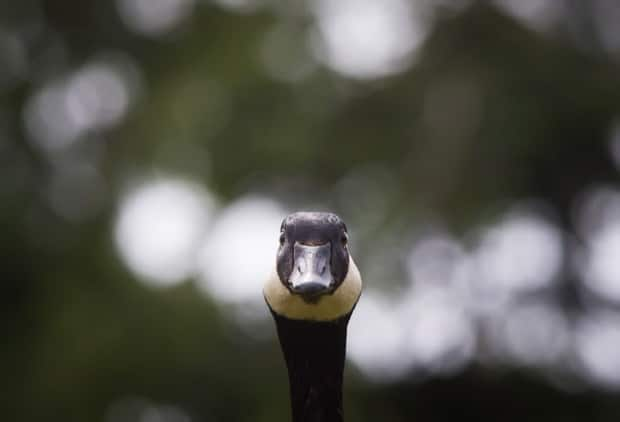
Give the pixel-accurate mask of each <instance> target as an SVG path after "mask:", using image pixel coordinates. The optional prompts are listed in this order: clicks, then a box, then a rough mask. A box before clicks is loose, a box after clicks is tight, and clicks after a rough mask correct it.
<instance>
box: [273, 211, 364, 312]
mask: <svg viewBox="0 0 620 422" xmlns="http://www.w3.org/2000/svg"><path fill="white" fill-rule="evenodd" d="M361 289H362V280H361V277H360V274H359V271H358V269H357V266H356V265H355V262H354V261H353V258H352V257H351V253H350V250H349V245H348V233H347V227H346V225H345V224H344V222H343V221H342V220H341V219H340V217H338V216H337V215H336V214H333V213H324V212H296V213H293V214H291V215H289V216H288V217H286V218H285V219H284V220H283V221H282V225H281V227H280V236H279V247H278V251H277V254H276V261H275V268H274V270H273V272H272V275H271V277H269V279H268V280H267V282H266V284H265V287H264V290H263V293H264V296H265V300H266V302H267V304H268V305H269V307H270V309H271V310H272V312H274V313H275V314H277V315H279V316H281V317H284V318H288V319H295V320H311V321H331V320H336V319H338V318H340V317H342V316H345V315H348V314H349V313H350V312H351V311H352V310H353V308H354V306H355V304H356V303H357V300H358V299H359V296H360V293H361Z"/></svg>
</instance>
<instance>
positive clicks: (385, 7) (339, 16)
mask: <svg viewBox="0 0 620 422" xmlns="http://www.w3.org/2000/svg"><path fill="white" fill-rule="evenodd" d="M312 4H313V5H314V11H315V14H316V16H317V26H318V33H319V35H320V39H319V40H318V42H317V43H316V44H315V47H317V48H316V50H317V51H316V53H317V56H318V58H319V59H320V60H322V61H324V62H325V63H326V64H327V65H328V66H330V67H331V68H332V69H334V70H335V71H337V72H339V73H342V74H343V75H345V76H350V77H354V78H377V77H382V76H387V75H390V74H393V73H397V72H399V71H401V70H403V69H404V68H405V67H406V66H407V65H408V64H409V62H410V59H411V55H412V53H413V51H414V50H415V49H416V48H417V47H418V46H419V45H420V44H421V43H422V41H423V39H424V37H425V35H426V28H425V27H424V26H423V25H422V23H421V22H422V20H421V19H415V12H416V11H417V10H416V9H415V7H416V5H414V4H412V3H411V2H409V1H406V0H383V1H380V2H379V1H373V0H339V1H332V0H318V1H316V2H314V3H312ZM417 7H419V6H417Z"/></svg>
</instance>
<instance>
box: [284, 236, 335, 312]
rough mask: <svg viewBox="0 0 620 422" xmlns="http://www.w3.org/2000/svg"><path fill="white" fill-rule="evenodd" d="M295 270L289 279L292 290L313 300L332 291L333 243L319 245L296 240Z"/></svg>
mask: <svg viewBox="0 0 620 422" xmlns="http://www.w3.org/2000/svg"><path fill="white" fill-rule="evenodd" d="M293 257H294V261H293V272H292V273H291V276H290V277H289V279H288V285H289V288H290V290H291V291H292V292H293V293H295V294H299V295H300V296H302V297H303V298H304V299H305V300H308V301H313V300H316V299H318V298H319V296H321V295H323V294H326V293H329V292H331V290H332V288H333V286H334V284H335V282H334V277H333V276H332V273H331V268H330V263H331V244H330V243H324V244H322V245H318V246H311V245H304V244H302V243H299V242H295V245H294V248H293Z"/></svg>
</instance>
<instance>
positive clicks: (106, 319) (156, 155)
mask: <svg viewBox="0 0 620 422" xmlns="http://www.w3.org/2000/svg"><path fill="white" fill-rule="evenodd" d="M515 1H516V0H515ZM558 2H559V0H558ZM560 3H563V4H564V5H565V7H566V8H567V11H566V16H565V18H564V20H562V21H560V22H559V23H558V25H557V28H554V29H553V30H550V31H549V33H545V34H543V33H540V32H536V31H533V30H531V29H528V28H527V27H525V26H523V24H522V23H519V22H517V21H515V20H513V19H512V18H510V17H508V16H506V15H504V14H502V13H500V12H499V11H497V10H496V9H495V8H494V7H493V6H492V5H490V4H487V3H486V2H473V3H472V4H471V5H470V6H468V7H466V8H464V9H463V10H461V11H458V12H454V11H452V10H451V9H450V10H448V9H446V10H443V9H441V8H439V9H438V10H437V13H438V14H439V17H438V19H437V20H436V21H435V24H434V26H433V28H432V30H431V32H430V33H429V35H428V38H427V39H426V41H425V43H424V44H423V45H422V46H421V47H420V50H419V51H418V52H417V58H416V61H415V63H414V64H413V65H412V66H411V67H409V68H407V69H406V70H405V71H404V72H403V73H401V74H397V75H394V76H390V77H387V78H380V79H374V80H354V79H348V78H346V77H343V76H339V75H338V74H336V73H334V72H332V71H330V70H328V69H326V68H324V67H321V66H320V65H319V68H318V69H317V70H316V71H315V72H314V73H312V75H311V76H310V77H308V78H306V79H303V80H301V81H299V82H295V83H287V82H282V81H278V80H275V79H273V78H272V77H270V76H269V74H268V72H266V70H265V68H264V67H263V66H262V64H261V62H260V60H259V59H258V57H259V55H258V50H259V49H260V46H261V42H262V40H263V38H264V36H265V34H266V33H267V31H269V30H270V29H271V28H273V26H274V25H276V24H282V23H285V24H286V25H287V28H288V30H289V31H290V37H291V39H292V40H293V41H292V42H294V43H297V44H296V45H298V48H299V49H300V50H303V49H304V48H305V47H304V44H303V43H302V42H301V40H302V39H303V37H304V31H306V29H307V28H308V27H309V26H310V25H312V21H311V17H310V16H309V15H308V14H307V13H304V12H301V9H302V3H301V2H274V3H273V4H272V3H270V4H269V5H266V6H264V7H261V8H259V9H258V10H256V11H254V12H252V13H236V12H234V11H229V10H228V11H227V10H225V9H222V8H221V7H218V6H217V5H214V4H210V3H207V2H200V3H199V4H198V5H197V6H196V8H195V10H194V12H193V14H192V16H191V18H190V19H189V20H187V21H186V22H184V23H183V24H182V26H181V27H180V28H178V29H177V30H175V31H173V33H171V34H167V35H164V36H162V37H159V38H154V39H150V38H148V37H142V36H140V35H138V34H134V33H132V32H131V31H129V30H128V29H127V28H126V27H125V26H124V25H123V23H122V22H121V20H120V19H119V16H118V14H117V12H116V6H115V2H108V1H97V0H50V1H44V0H40V1H37V0H21V1H15V2H10V1H9V0H4V2H3V3H2V5H1V7H0V28H1V29H2V30H3V31H6V32H7V33H9V34H19V36H20V37H22V39H24V40H26V41H24V45H25V50H24V54H25V57H24V60H23V65H22V66H21V67H20V66H17V67H16V66H14V65H15V63H13V62H11V60H13V59H12V58H11V57H12V56H11V55H9V54H5V55H4V56H3V57H0V84H1V85H0V138H1V142H0V263H1V265H0V281H1V290H0V333H1V334H2V337H1V338H2V346H1V347H0V391H1V392H2V395H1V399H0V418H1V419H2V420H6V421H62V422H69V421H98V420H105V415H106V414H107V415H108V420H109V421H116V420H125V419H114V417H113V416H110V415H111V414H113V411H112V410H110V409H111V407H110V406H111V405H112V404H113V403H119V400H120V401H121V402H122V401H123V400H132V399H127V398H128V397H129V398H132V397H133V398H134V399H133V400H134V401H133V402H132V403H133V404H131V405H130V406H129V405H128V406H129V407H131V406H134V408H135V409H138V410H136V411H135V412H134V413H135V414H134V416H126V418H129V419H128V420H136V421H138V420H147V419H148V418H146V419H144V413H140V412H141V411H140V409H141V408H143V407H144V406H147V405H148V403H151V405H152V406H160V408H161V407H162V406H163V407H164V408H165V406H176V407H178V408H181V409H183V411H184V412H186V413H187V415H189V416H190V417H191V420H194V421H256V422H259V421H280V420H282V421H283V420H287V418H288V396H287V394H288V391H287V385H286V374H285V371H284V364H283V361H282V359H281V355H280V351H279V349H278V345H277V344H276V341H275V339H274V338H273V336H267V337H265V338H258V339H257V338H256V337H251V336H248V335H247V332H246V331H244V330H243V329H242V328H243V327H240V326H239V325H238V324H236V323H234V322H233V321H231V319H230V318H227V316H226V315H227V313H226V308H225V307H222V306H219V305H218V304H217V303H215V302H214V301H213V300H212V299H210V298H209V297H207V296H205V295H204V294H203V293H202V292H200V291H199V290H198V289H197V288H196V287H195V285H194V284H193V282H192V280H187V282H185V283H182V284H179V285H177V286H174V287H171V288H167V289H155V288H152V287H149V286H148V285H145V284H142V283H139V282H138V281H137V280H136V279H135V276H133V275H132V274H131V273H130V272H129V271H128V270H127V269H126V268H125V266H124V265H123V264H122V262H121V261H120V259H119V258H118V254H117V251H116V249H115V245H114V242H113V238H112V235H111V233H112V231H113V224H114V217H115V211H116V205H117V200H118V197H119V193H120V192H122V189H123V188H124V184H125V182H126V181H127V180H128V179H129V178H130V177H131V176H132V175H135V174H141V173H148V172H149V171H151V169H153V168H158V169H164V170H166V171H168V172H170V173H172V174H178V175H181V176H183V177H187V178H191V179H193V180H196V181H197V182H199V183H201V184H204V185H205V186H206V187H208V189H209V190H210V191H211V192H213V193H214V194H215V195H216V196H217V197H218V198H219V200H220V201H221V202H222V203H223V204H226V203H227V202H228V201H230V200H234V199H235V198H237V197H239V196H241V195H245V194H248V193H252V192H260V193H262V194H266V195H270V196H272V197H274V198H278V200H279V201H281V202H282V203H284V204H286V206H287V207H288V208H295V207H297V206H303V205H306V204H311V203H313V202H320V203H323V204H326V205H327V206H328V207H330V209H333V210H335V211H337V212H339V213H341V214H342V216H343V218H344V219H345V220H347V217H348V215H347V210H348V209H351V207H353V208H355V204H351V203H344V204H343V201H344V200H343V199H342V198H341V197H339V196H338V195H337V194H336V193H334V192H336V186H337V185H338V183H339V181H341V180H342V179H343V178H344V177H345V176H346V175H348V174H350V173H351V172H352V171H353V170H356V169H371V170H373V169H376V170H377V171H376V174H380V175H383V177H384V178H383V179H377V180H375V181H369V185H368V190H367V189H366V186H361V187H360V188H359V189H360V194H359V195H357V196H353V199H349V201H353V200H359V201H360V205H359V206H360V207H370V208H372V207H374V206H376V207H377V208H376V214H377V215H378V217H377V215H375V216H374V217H373V218H375V220H373V221H374V223H373V224H374V225H373V230H374V232H370V233H366V237H365V238H364V239H365V241H370V239H373V238H375V237H378V236H380V235H381V233H382V232H385V233H390V234H392V233H400V232H402V233H405V232H407V231H408V230H411V229H412V228H413V227H415V226H416V225H417V224H420V222H421V221H423V217H425V216H427V215H428V210H432V213H433V215H436V216H440V217H441V218H442V220H443V221H444V222H445V224H446V225H447V227H448V228H449V230H451V231H452V232H453V233H455V235H457V236H459V235H461V234H464V233H466V232H467V231H468V230H469V229H470V228H472V227H474V226H475V225H477V224H483V223H485V222H486V221H490V220H492V219H493V218H494V217H495V216H497V215H498V213H501V212H503V211H504V210H505V209H507V208H508V207H509V206H510V205H511V204H512V203H513V202H515V201H518V200H521V199H523V198H536V199H538V200H540V201H541V202H543V203H544V204H545V206H547V207H548V208H549V209H550V210H552V215H553V218H554V220H555V221H556V222H557V223H558V224H559V225H560V226H561V227H562V229H563V230H565V232H566V233H567V237H569V238H573V237H576V234H574V233H575V227H574V220H573V219H572V216H571V210H572V209H573V206H574V204H575V201H578V195H579V194H580V193H581V192H583V191H584V189H586V188H588V187H590V186H594V185H599V184H603V185H608V186H617V183H618V171H617V169H616V168H614V164H613V161H612V158H611V155H610V153H609V142H608V138H609V131H610V128H611V126H612V124H613V122H614V119H615V118H616V117H617V116H618V112H619V109H620V72H619V70H620V69H619V67H618V65H617V63H618V57H619V56H618V54H620V53H619V52H615V53H614V52H613V51H610V50H608V49H605V48H603V46H602V44H601V42H600V40H599V37H598V35H597V34H599V32H597V31H599V29H600V28H598V27H597V22H598V21H597V20H596V19H595V17H594V6H589V3H586V2H584V4H580V2H573V1H565V2H560ZM593 3H600V4H603V3H605V4H606V5H607V6H609V7H610V8H614V7H615V8H617V4H615V3H614V2H593ZM575 28H577V29H575ZM618 30H620V29H618ZM618 30H617V31H618ZM56 51H60V53H55V52H56ZM100 51H122V52H125V53H126V54H128V55H129V56H131V57H133V59H134V60H135V62H136V63H137V65H138V66H139V70H140V72H141V75H142V78H143V82H142V87H143V94H142V95H141V96H140V97H138V100H137V102H136V103H135V104H133V105H132V107H131V109H130V112H129V114H128V115H127V117H126V118H125V119H124V120H123V122H122V123H121V124H119V125H117V126H116V127H114V128H111V129H110V130H106V131H95V132H94V133H89V134H87V135H86V137H87V138H88V139H86V140H85V141H84V142H79V143H76V144H75V145H74V146H72V147H71V148H69V149H68V150H63V151H62V152H58V153H53V154H48V153H46V152H45V151H42V150H41V149H40V148H37V147H36V146H34V144H33V143H32V142H31V141H30V140H29V135H28V134H27V132H26V131H25V129H24V117H23V112H24V107H25V104H26V103H27V101H28V99H29V98H30V97H31V95H33V94H34V93H36V92H37V90H38V89H39V88H40V87H41V85H42V83H44V82H45V81H47V80H49V79H50V78H53V77H55V76H58V75H62V74H63V73H66V72H70V71H71V70H72V69H74V68H76V67H78V66H80V65H82V64H83V63H85V62H86V61H88V60H89V59H90V58H91V57H93V55H94V54H96V53H98V52H100ZM304 54H309V53H308V52H306V53H304ZM3 63H4V64H3ZM15 69H17V70H15ZM462 86H468V87H473V91H472V92H473V96H474V97H475V98H474V99H473V100H472V98H469V97H468V95H469V92H465V93H464V94H463V92H462V91H458V88H459V87H462ZM454 87H456V88H454ZM453 88H454V90H453ZM438 89H444V90H445V92H446V94H445V95H447V98H448V100H446V101H444V102H443V103H441V105H440V106H441V107H442V109H443V116H442V121H441V122H440V128H439V129H438V130H435V131H433V130H429V128H428V127H427V126H425V124H424V116H423V115H424V107H425V106H424V101H425V98H426V96H427V95H429V94H428V93H429V92H431V91H432V90H438ZM214 92H215V93H216V94H213V93H214ZM218 92H219V93H220V95H219V96H218V95H217V93H218ZM441 92H443V91H441ZM468 101H475V102H476V106H477V107H478V108H477V109H478V110H479V111H480V115H479V116H478V117H476V116H473V117H471V116H469V115H468V114H467V112H468V111H469V107H470V103H469V102H468ZM463 116H465V117H463ZM469 118H475V122H474V123H473V126H471V125H470V124H469V123H470V122H469V121H468V119H469ZM93 151H96V152H97V154H95V155H96V156H97V157H98V158H97V162H96V166H97V168H98V169H99V170H100V171H101V172H102V174H103V180H104V182H105V188H104V189H103V192H104V193H102V194H101V197H98V198H97V200H98V201H99V202H98V204H99V205H98V206H97V211H96V212H95V213H94V214H93V215H90V216H88V218H83V219H80V220H79V221H72V220H70V219H66V218H64V217H63V216H60V215H58V214H57V213H55V212H54V209H53V207H51V206H50V203H49V195H48V193H47V189H48V188H49V180H50V177H51V176H52V175H53V174H54V171H56V169H57V167H58V166H59V165H60V166H62V165H65V163H75V162H82V161H84V162H88V160H92V157H93V156H94V155H93V154H94V153H93ZM196 151H204V156H205V157H208V159H205V160H204V161H202V158H201V157H202V156H201V155H200V154H197V153H196ZM373 171H374V170H373ZM370 174H374V173H372V171H371V172H370ZM373 186H374V189H378V190H379V191H381V192H382V193H381V195H382V196H381V203H380V204H374V203H373V202H372V198H368V197H366V196H365V195H367V194H368V195H369V193H368V192H369V189H370V188H371V187H373ZM377 186H379V187H378V188H377ZM76 195H77V196H80V195H84V192H80V191H79V190H78V192H76ZM377 218H378V220H377ZM352 226H353V227H352V236H353V237H354V236H355V229H356V228H357V229H358V231H361V230H362V229H363V228H364V227H363V226H364V220H361V221H354V222H353V224H352ZM277 229H278V228H277V227H274V239H276V237H277ZM389 241H391V242H393V243H394V245H398V244H399V243H398V242H399V241H402V239H399V238H394V239H390V240H389ZM359 243H362V245H359ZM358 245H359V246H358V248H359V250H360V253H359V257H358V261H359V264H360V267H361V269H362V271H364V268H365V267H366V268H368V266H369V265H370V264H369V262H370V261H369V257H368V254H369V253H370V252H369V251H371V249H368V248H365V246H364V245H363V241H362V240H360V239H358ZM619 259H620V257H619ZM567 261H570V260H567ZM524 265H527V263H524ZM566 265H567V268H569V266H570V262H566ZM393 270H394V273H395V274H396V275H394V274H392V276H391V278H393V279H395V280H401V279H402V275H399V274H401V273H399V271H400V270H398V269H393ZM565 274H567V275H565V276H563V280H562V282H561V284H560V285H561V288H559V289H557V291H554V293H553V294H554V295H557V298H558V300H559V302H560V303H561V306H562V307H563V309H566V311H567V312H569V313H570V312H579V311H580V310H581V309H582V307H583V303H582V300H581V299H580V296H579V294H578V293H577V291H578V288H577V287H576V286H577V284H578V280H577V278H578V277H575V276H573V275H571V274H572V273H570V272H566V273H565ZM366 281H367V283H368V284H370V285H372V286H374V288H381V287H379V286H381V283H382V280H374V279H373V280H366ZM389 288H395V289H396V288H398V286H397V285H396V286H390V287H389ZM257 295H260V292H257ZM600 306H607V307H610V308H613V305H611V304H605V305H603V304H600ZM352 323H355V320H353V322H352ZM267 328H269V329H271V327H270V326H269V327H267ZM369 335H370V336H371V335H372V333H369ZM619 359H620V356H619ZM559 366H560V367H561V366H562V364H561V363H560V365H559ZM560 372H561V374H560V375H558V377H556V378H554V379H555V381H554V382H553V383H552V382H549V381H548V378H547V377H546V376H545V373H544V372H541V371H539V370H537V369H533V368H530V369H523V368H521V369H518V367H517V366H514V365H511V364H510V362H508V363H506V364H503V365H499V364H497V365H479V364H477V363H475V362H474V363H472V364H471V365H469V366H468V367H467V368H466V369H464V370H463V371H462V372H460V373H458V374H453V375H450V376H444V377H422V378H421V377H419V376H414V375H412V376H410V377H409V376H405V377H403V378H402V380H399V381H397V382H385V383H381V382H379V383H374V382H371V381H369V380H368V379H367V378H365V377H364V376H363V375H362V374H361V373H359V372H358V371H357V369H356V368H355V366H354V365H352V364H349V365H348V375H347V381H346V389H345V401H346V402H345V408H346V412H347V414H348V416H349V420H354V421H360V422H362V421H370V420H382V421H395V422H396V421H409V420H418V421H435V420H437V421H439V420H452V421H454V420H457V419H468V418H470V419H472V420H503V421H512V420H528V421H529V420H532V421H533V420H548V421H555V420H563V421H573V420H575V421H576V420H581V421H613V420H617V419H618V418H619V417H620V400H619V397H618V396H617V395H616V394H615V393H613V392H610V391H608V390H605V389H603V388H601V387H600V386H597V385H589V384H588V383H587V381H583V380H580V379H576V378H579V377H577V376H576V375H575V374H574V373H572V372H571V371H570V370H569V369H568V368H567V371H566V373H564V372H562V371H560ZM558 379H559V380H566V381H565V384H566V385H565V387H566V388H560V384H563V383H564V381H558ZM136 397H139V398H141V399H140V400H142V401H140V400H138V399H135V398H136ZM145 403H146V404H145ZM164 413H165V412H164ZM164 413H161V414H160V416H161V415H163V414H164ZM128 414H130V415H131V412H129V413H128ZM140 414H142V415H143V419H140V416H139V415H140ZM162 418H164V417H162ZM153 420H160V419H153ZM163 420H164V421H168V420H171V421H173V420H179V419H178V418H177V419H174V417H172V416H170V417H169V418H168V419H166V418H164V419H163Z"/></svg>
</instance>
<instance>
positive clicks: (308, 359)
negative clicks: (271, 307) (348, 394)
mask: <svg viewBox="0 0 620 422" xmlns="http://www.w3.org/2000/svg"><path fill="white" fill-rule="evenodd" d="M272 314H273V316H274V319H275V321H276V326H277V328H278V337H279V338H280V345H281V347H282V352H283V353H284V359H285V360H286V366H287V368H288V378H289V385H290V392H291V407H292V411H293V422H342V421H343V412H342V373H343V370H344V357H345V348H346V340H347V324H348V323H349V318H350V317H351V314H350V313H349V314H347V315H345V316H343V317H341V318H339V319H338V320H336V321H333V322H316V321H301V320H292V319H288V318H284V317H282V316H280V315H278V314H276V313H274V312H272Z"/></svg>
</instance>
